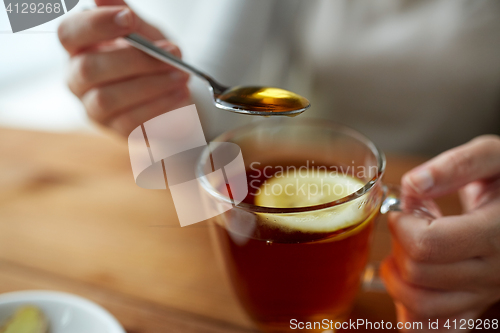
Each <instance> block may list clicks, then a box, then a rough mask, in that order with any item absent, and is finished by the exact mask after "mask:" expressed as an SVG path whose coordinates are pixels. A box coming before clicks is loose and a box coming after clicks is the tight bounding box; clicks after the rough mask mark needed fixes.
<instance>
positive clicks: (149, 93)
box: [81, 72, 187, 122]
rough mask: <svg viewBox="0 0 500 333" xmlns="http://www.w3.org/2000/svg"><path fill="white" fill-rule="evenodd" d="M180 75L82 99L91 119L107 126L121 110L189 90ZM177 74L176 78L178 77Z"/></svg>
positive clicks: (92, 92) (121, 85)
mask: <svg viewBox="0 0 500 333" xmlns="http://www.w3.org/2000/svg"><path fill="white" fill-rule="evenodd" d="M176 73H177V72H169V73H166V74H153V75H147V76H141V77H138V78H133V79H130V80H127V81H122V82H118V83H115V84H111V85H107V86H103V87H98V88H93V89H91V90H89V91H88V92H87V93H86V94H84V95H83V96H82V98H81V100H82V102H83V104H84V105H85V108H86V110H87V113H88V115H89V116H90V117H91V118H92V119H94V120H95V121H97V122H105V121H106V120H107V119H109V118H111V117H113V116H114V115H115V114H117V113H118V112H119V111H120V110H124V109H130V108H132V107H134V106H138V105H141V104H143V103H147V102H149V101H151V100H153V99H156V98H158V97H160V96H162V95H164V94H166V93H168V92H170V91H173V90H177V89H179V88H180V87H183V86H186V83H187V80H186V79H184V77H181V78H180V79H179V77H178V76H177V75H176ZM174 74H175V75H174Z"/></svg>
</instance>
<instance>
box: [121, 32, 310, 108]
mask: <svg viewBox="0 0 500 333" xmlns="http://www.w3.org/2000/svg"><path fill="white" fill-rule="evenodd" d="M125 39H126V40H127V41H128V42H129V43H130V44H131V45H132V46H134V47H136V48H137V49H139V50H141V51H143V52H145V53H147V54H149V55H150V56H152V57H154V58H156V59H158V60H161V61H163V62H166V63H168V64H170V65H172V66H175V67H177V68H179V69H181V70H183V71H187V72H189V73H192V74H194V75H196V76H198V77H199V78H201V79H203V80H205V81H206V82H207V83H208V85H209V89H210V90H211V91H212V94H213V98H214V104H215V106H216V107H218V108H220V109H224V110H227V111H231V112H236V113H242V114H250V115H258V116H296V115H298V114H300V113H302V112H304V111H305V110H307V109H308V108H309V107H310V106H311V103H309V101H308V100H307V99H306V98H304V97H302V96H300V95H297V94H295V93H293V92H291V91H288V90H284V89H280V88H273V87H241V86H238V87H227V86H224V85H222V84H220V83H219V82H217V81H215V80H214V79H213V78H212V77H211V76H209V75H207V74H205V73H203V72H201V71H199V70H198V69H196V68H194V67H193V66H191V65H189V64H186V63H185V62H184V61H182V60H181V59H179V58H177V57H176V56H174V55H172V54H170V53H169V52H167V51H165V50H163V49H161V48H159V47H157V46H155V45H154V44H153V43H152V42H150V41H149V40H147V39H145V38H144V37H142V36H140V35H138V34H130V35H128V36H126V37H125Z"/></svg>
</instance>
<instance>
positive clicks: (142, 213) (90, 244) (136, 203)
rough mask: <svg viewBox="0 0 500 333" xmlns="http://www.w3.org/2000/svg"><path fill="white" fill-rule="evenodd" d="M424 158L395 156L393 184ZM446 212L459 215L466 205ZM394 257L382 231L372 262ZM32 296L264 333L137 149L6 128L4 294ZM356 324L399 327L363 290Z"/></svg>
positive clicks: (158, 328) (156, 325) (134, 318)
mask: <svg viewBox="0 0 500 333" xmlns="http://www.w3.org/2000/svg"><path fill="white" fill-rule="evenodd" d="M422 160H423V159H422V158H417V157H390V158H389V160H388V168H387V174H386V181H387V182H393V183H397V182H399V179H400V177H401V175H402V174H403V173H404V172H405V171H407V170H409V169H411V168H412V167H413V166H415V165H417V164H419V163H420V162H422ZM440 204H441V206H442V207H443V209H444V211H445V212H446V213H448V214H450V213H457V212H459V211H460V207H459V204H458V200H457V198H456V197H455V196H452V197H447V198H444V199H443V200H441V201H440ZM388 252H389V233H388V231H387V228H386V227H385V226H384V223H380V224H379V227H378V230H377V235H376V243H375V247H374V251H373V257H374V258H381V257H383V256H384V255H385V254H387V253H388ZM23 289H52V290H60V291H66V292H71V293H75V294H79V295H82V296H84V297H87V298H89V299H91V300H93V301H95V302H97V303H99V304H101V305H102V306H104V307H105V308H107V309H108V310H109V311H110V312H111V313H112V314H113V315H115V316H116V317H117V318H118V320H119V321H120V322H121V323H122V324H123V325H124V327H125V328H126V330H127V332H128V333H153V332H182V333H185V332H209V333H210V332H254V329H253V328H252V325H251V323H250V321H249V320H248V318H247V317H246V315H245V314H244V312H243V311H242V309H241V308H240V306H239V304H238V302H237V300H236V299H235V297H234V295H233V294H232V292H231V289H230V287H229V285H228V283H227V281H226V279H225V277H224V276H223V274H222V272H221V270H220V269H219V268H218V267H217V266H216V262H215V258H214V254H213V253H212V251H211V246H210V240H209V237H208V233H207V225H206V224H204V223H199V224H196V225H193V226H189V227H184V228H181V227H180V226H179V223H178V221H177V217H176V215H175V211H174V207H173V203H172V200H171V197H170V194H169V193H168V191H153V190H145V189H141V188H139V187H138V186H136V185H135V183H134V180H133V177H132V171H131V168H130V162H129V157H128V151H127V145H126V141H125V140H123V139H120V138H116V137H113V136H111V135H108V136H107V135H104V134H98V135H92V134H83V133H82V134H78V133H67V134H54V133H42V132H33V131H23V130H13V129H0V293H3V292H8V291H16V290H23ZM498 314H500V309H499V308H498V306H497V307H496V308H493V309H492V310H490V315H492V316H493V317H496V318H499V317H500V316H499V315H498ZM352 316H353V318H364V319H368V320H371V321H380V320H384V321H388V320H390V321H395V315H394V307H393V304H392V301H391V299H390V298H389V296H388V295H387V294H385V293H365V292H361V293H360V295H359V298H358V300H357V302H356V305H355V309H354V311H353V314H352Z"/></svg>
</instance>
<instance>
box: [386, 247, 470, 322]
mask: <svg viewBox="0 0 500 333" xmlns="http://www.w3.org/2000/svg"><path fill="white" fill-rule="evenodd" d="M380 273H381V277H382V279H383V280H384V284H385V287H386V288H387V292H388V293H389V294H390V295H391V296H392V298H393V299H394V300H395V301H397V302H400V303H401V304H403V305H404V306H405V307H406V308H407V309H408V310H409V311H410V312H411V313H412V314H414V315H415V316H416V317H418V318H440V317H449V316H453V315H455V314H458V313H462V312H465V311H467V310H469V309H472V308H474V307H477V305H478V304H479V303H480V297H479V295H477V294H475V293H473V292H467V291H439V290H431V289H425V288H418V287H414V286H411V285H409V284H407V283H405V281H404V280H403V279H402V277H401V275H400V273H399V271H398V269H397V266H396V264H395V262H394V259H393V258H391V257H389V258H388V259H386V260H385V261H384V262H383V263H382V266H381V271H380Z"/></svg>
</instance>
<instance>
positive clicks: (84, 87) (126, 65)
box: [68, 40, 188, 97]
mask: <svg viewBox="0 0 500 333" xmlns="http://www.w3.org/2000/svg"><path fill="white" fill-rule="evenodd" d="M156 45H158V46H159V47H161V48H163V49H165V50H167V51H169V52H171V53H172V54H174V55H176V56H180V51H179V48H178V47H177V46H175V45H173V44H172V43H171V42H169V41H167V40H163V41H160V42H156ZM167 71H175V72H176V74H175V75H178V76H179V78H180V79H184V80H187V78H188V74H186V73H184V72H182V71H180V70H177V69H175V68H174V67H172V66H171V65H168V64H166V63H164V62H161V61H159V60H157V59H155V58H153V57H150V56H149V55H147V54H145V53H144V52H141V51H139V50H137V49H135V48H133V47H131V46H126V47H121V48H116V49H112V50H107V51H96V52H85V53H81V54H79V55H76V56H75V57H73V59H72V60H71V62H70V68H69V80H68V85H69V88H70V90H71V91H72V92H73V93H74V94H75V95H76V96H78V97H81V96H82V95H83V94H84V93H86V92H87V91H88V90H89V89H91V88H92V87H95V86H100V85H105V84H107V83H111V82H115V81H118V80H124V79H129V78H131V77H135V76H140V75H147V74H154V73H158V74H159V73H161V72H167ZM172 75H174V73H172Z"/></svg>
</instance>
